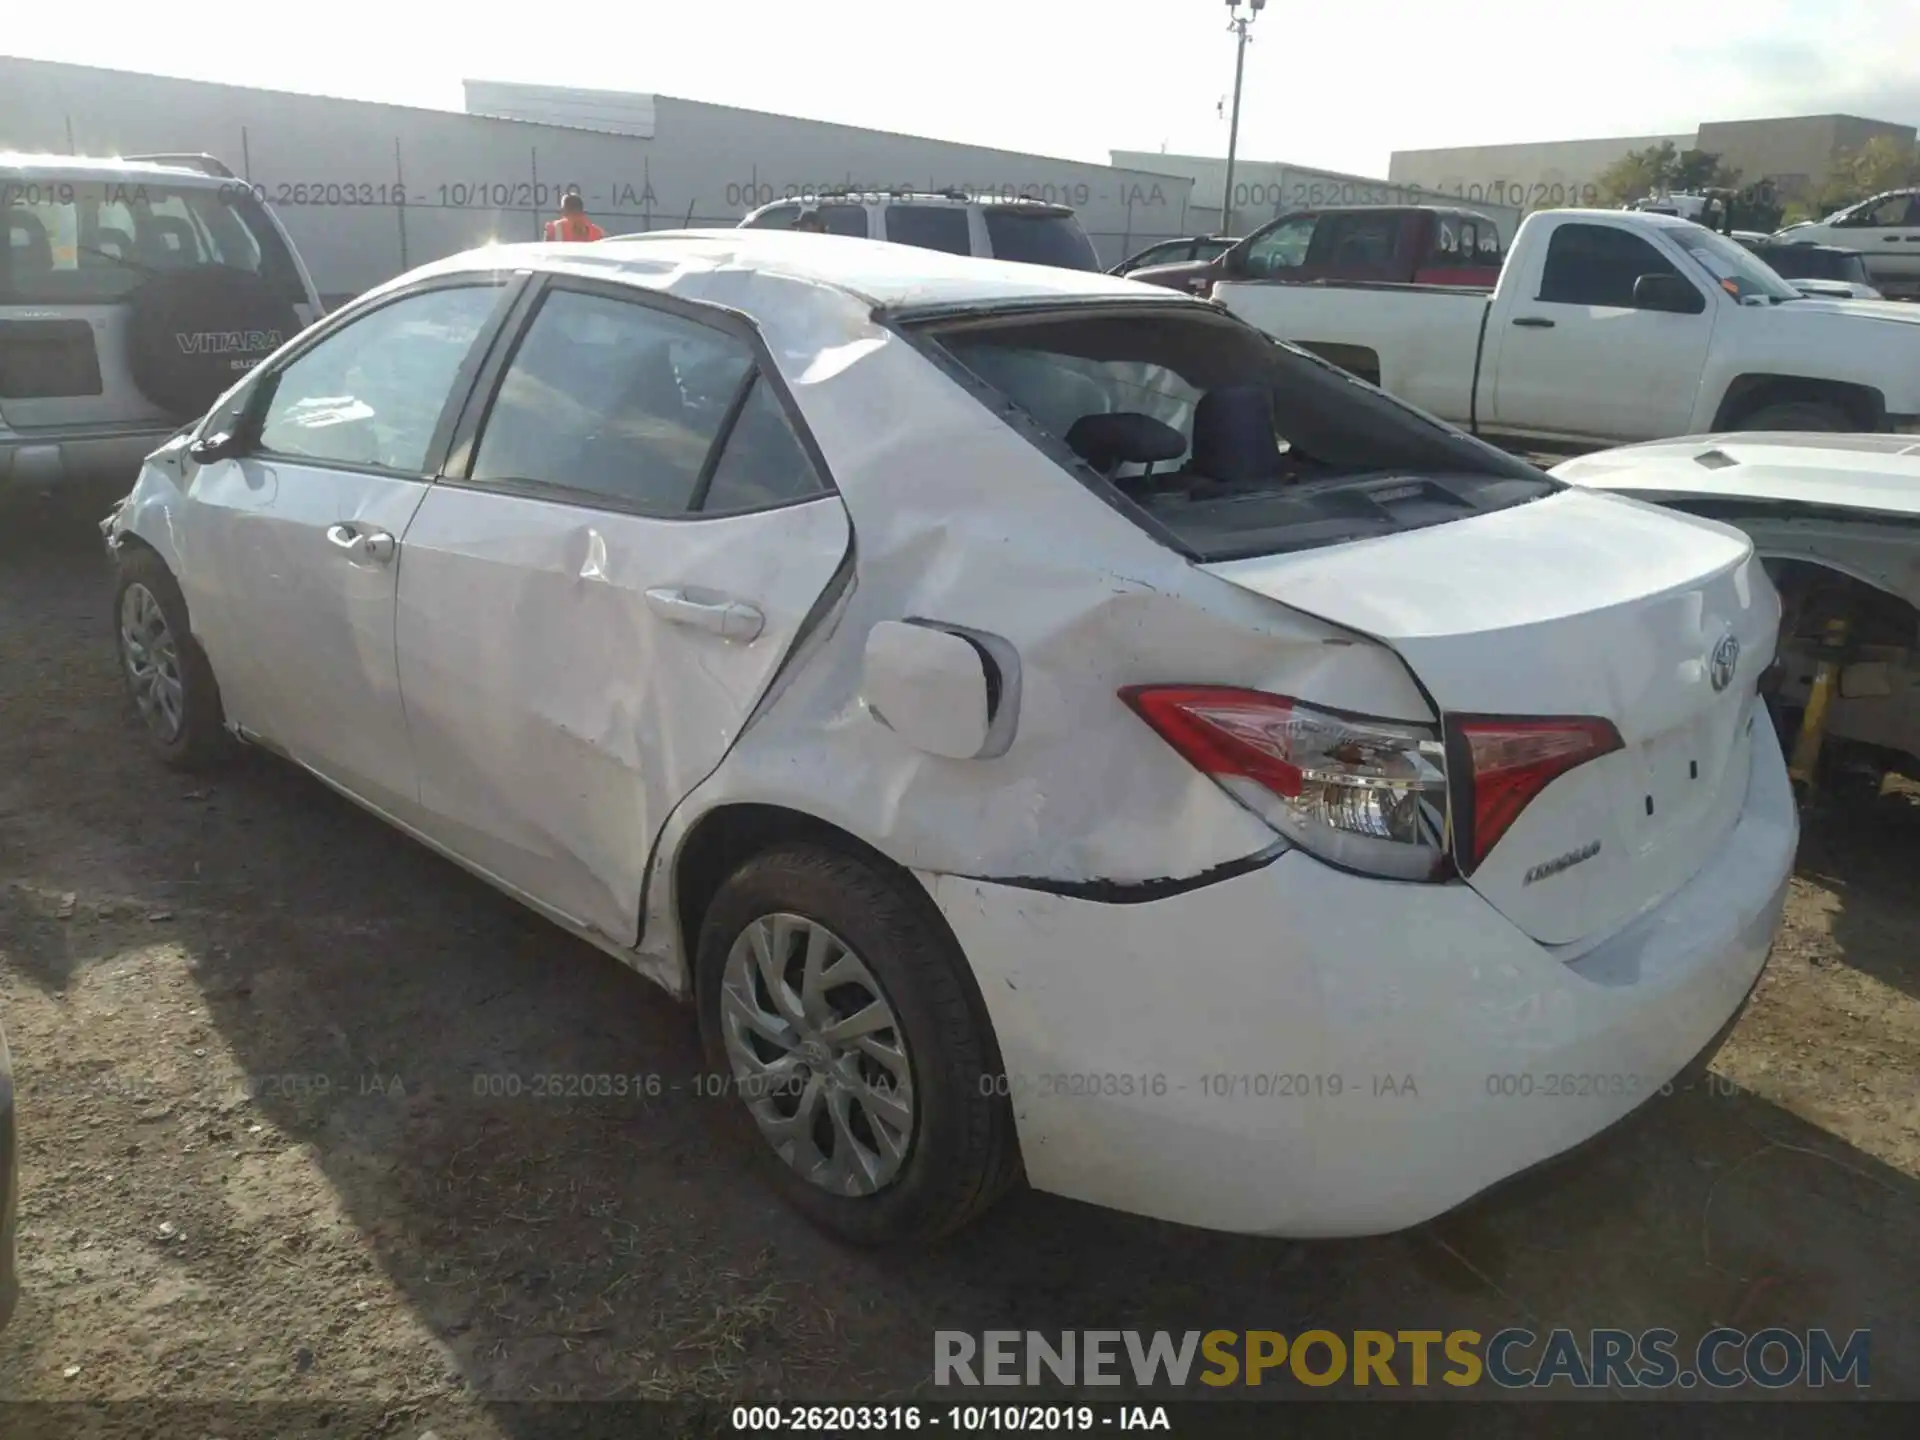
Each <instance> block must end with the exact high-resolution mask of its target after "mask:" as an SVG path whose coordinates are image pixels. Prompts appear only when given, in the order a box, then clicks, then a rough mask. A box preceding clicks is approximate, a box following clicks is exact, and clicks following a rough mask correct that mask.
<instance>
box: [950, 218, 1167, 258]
mask: <svg viewBox="0 0 1920 1440" xmlns="http://www.w3.org/2000/svg"><path fill="white" fill-rule="evenodd" d="M983 213H984V214H985V215H986V217H987V239H988V241H989V242H991V244H992V246H993V258H994V259H996V260H1018V261H1021V262H1023V263H1025V264H1028V265H1057V266H1059V267H1060V268H1062V269H1065V270H1098V269H1099V268H1100V257H1099V256H1098V255H1096V254H1094V251H1093V242H1092V241H1091V240H1089V239H1088V238H1087V232H1086V231H1085V230H1083V229H1081V228H1080V222H1079V221H1078V220H1076V219H1075V218H1074V217H1073V216H1071V215H1048V214H1044V213H1042V214H1035V213H1033V212H1032V211H1020V210H996V209H991V208H989V209H988V210H986V211H985V212H983ZM1169 258H1173V257H1169Z"/></svg>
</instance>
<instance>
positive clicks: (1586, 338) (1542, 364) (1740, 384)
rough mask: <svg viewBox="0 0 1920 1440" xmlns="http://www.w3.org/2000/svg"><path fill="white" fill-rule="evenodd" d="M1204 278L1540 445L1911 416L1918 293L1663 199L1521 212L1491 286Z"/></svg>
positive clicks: (1313, 338) (1430, 395)
mask: <svg viewBox="0 0 1920 1440" xmlns="http://www.w3.org/2000/svg"><path fill="white" fill-rule="evenodd" d="M1214 296H1215V298H1216V299H1218V300H1219V301H1220V302H1221V303H1222V304H1224V305H1225V306H1226V307H1227V308H1228V309H1230V310H1232V311H1233V312H1234V313H1235V314H1237V315H1240V316H1241V317H1242V318H1244V319H1246V320H1248V321H1250V322H1252V323H1253V324H1255V325H1257V326H1259V327H1260V328H1261V329H1262V330H1265V331H1266V332H1267V333H1268V334H1270V335H1273V336H1275V337H1276V338H1279V339H1282V340H1287V341H1291V342H1294V343H1297V344H1300V345H1302V346H1304V347H1306V348H1307V349H1310V350H1312V351H1314V352H1315V353H1316V354H1319V355H1322V356H1324V357H1326V358H1328V359H1330V360H1332V361H1334V362H1335V363H1337V364H1339V365H1342V366H1344V367H1345V368H1347V369H1348V370H1350V371H1352V372H1353V373H1354V374H1356V375H1359V376H1361V377H1362V378H1364V379H1366V380H1368V381H1370V382H1372V383H1374V384H1377V385H1380V386H1381V387H1382V388H1384V389H1386V390H1387V391H1388V392H1389V393H1391V394H1394V395H1397V396H1399V397H1401V398H1402V399H1405V400H1407V401H1409V402H1411V403H1412V404H1414V405H1416V406H1418V407H1420V408H1421V409H1424V410H1426V411H1429V412H1430V413H1432V414H1433V415H1436V416H1438V417H1439V418H1441V419H1443V420H1446V421H1449V422H1451V423H1454V424H1457V425H1460V426H1462V427H1464V428H1466V429H1468V430H1470V431H1472V432H1473V433H1476V434H1485V435H1495V436H1501V437H1515V438H1521V439H1526V440H1530V441H1536V442H1540V441H1544V442H1547V443H1550V444H1579V445H1586V446H1592V445H1596V444H1598V445H1608V444H1617V443H1619V442H1622V441H1637V440H1652V439H1659V438H1663V437H1667V436H1675V435H1689V434H1700V433H1705V432H1709V431H1722V430H1801V431H1875V430H1905V429H1911V428H1913V427H1915V426H1916V425H1920V311H1917V310H1915V309H1914V308H1913V307H1910V306H1905V305H1896V304H1875V303H1873V302H1870V301H1838V300H1825V299H1813V298H1809V297H1807V296H1804V295H1802V294H1801V293H1800V291H1799V290H1797V289H1795V288H1794V287H1793V286H1792V285H1790V284H1788V283H1787V282H1786V281H1784V280H1782V279H1781V278H1780V277H1779V276H1778V275H1777V274H1776V273H1774V271H1773V270H1772V269H1771V268H1769V267H1768V266H1767V265H1766V264H1765V263H1764V262H1762V261H1761V260H1759V259H1758V258H1757V257H1756V256H1754V255H1753V254H1752V253H1751V252H1750V251H1749V250H1747V249H1746V248H1745V247H1744V246H1742V245H1740V244H1738V243H1736V242H1735V241H1733V240H1731V239H1729V238H1727V237H1726V236H1723V235H1720V234H1718V233H1716V232H1714V231H1712V230H1708V229H1706V228H1704V227H1702V226H1700V225H1696V224H1693V223H1691V222H1689V221H1686V220H1683V219H1680V218H1677V217H1673V216H1664V215H1656V214H1649V213H1643V212H1636V211H1622V210H1551V211H1540V212H1536V213H1535V214H1533V215H1530V216H1528V217H1527V219H1526V220H1525V221H1524V222H1523V223H1522V224H1521V227H1520V230H1519V232H1518V233H1517V234H1516V235H1515V237H1514V240H1513V244H1512V246H1511V248H1510V249H1509V251H1508V253H1507V256H1506V260H1505V264H1504V266H1503V267H1502V269H1501V271H1500V277H1499V281H1498V283H1497V284H1496V285H1494V287H1493V288H1492V289H1491V291H1476V290H1466V289H1460V288H1442V287H1437V286H1403V285H1380V284H1364V283H1354V282H1341V283H1333V282H1328V283H1323V284H1316V285H1288V284H1272V283H1266V282H1261V281H1225V282H1221V283H1219V284H1217V285H1215V286H1214Z"/></svg>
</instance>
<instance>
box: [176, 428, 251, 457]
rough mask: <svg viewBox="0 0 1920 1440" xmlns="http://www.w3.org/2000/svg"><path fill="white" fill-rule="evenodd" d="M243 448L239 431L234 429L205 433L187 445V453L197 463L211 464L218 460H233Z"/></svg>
mask: <svg viewBox="0 0 1920 1440" xmlns="http://www.w3.org/2000/svg"><path fill="white" fill-rule="evenodd" d="M240 450H241V440H240V436H239V434H238V433H236V432H235V431H232V430H221V431H217V432H216V433H214V434H212V435H203V436H201V437H200V438H199V439H198V440H195V441H194V442H193V443H192V444H190V445H188V446H187V455H188V458H190V459H191V460H192V461H193V463H194V464H196V465H211V464H213V463H214V462H215V461H216V460H231V459H232V458H233V457H234V456H236V455H238V454H239V453H240Z"/></svg>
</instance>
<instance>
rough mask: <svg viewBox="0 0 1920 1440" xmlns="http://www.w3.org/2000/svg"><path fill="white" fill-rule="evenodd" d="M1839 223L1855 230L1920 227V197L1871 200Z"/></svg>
mask: <svg viewBox="0 0 1920 1440" xmlns="http://www.w3.org/2000/svg"><path fill="white" fill-rule="evenodd" d="M1839 223H1840V224H1842V225H1847V226H1852V227H1855V228H1869V227H1874V228H1886V227H1891V226H1895V225H1920V195H1908V194H1900V195H1888V196H1885V197H1884V198H1882V199H1878V200H1870V201H1868V202H1867V203H1866V204H1865V205H1862V206H1861V207H1860V208H1859V209H1858V210H1855V211H1853V212H1852V213H1851V214H1849V215H1846V216H1844V217H1843V218H1842V219H1841V220H1840V222H1839Z"/></svg>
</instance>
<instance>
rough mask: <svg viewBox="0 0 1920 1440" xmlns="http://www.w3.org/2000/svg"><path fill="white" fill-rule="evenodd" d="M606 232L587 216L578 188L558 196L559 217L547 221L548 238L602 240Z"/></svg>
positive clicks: (584, 203)
mask: <svg viewBox="0 0 1920 1440" xmlns="http://www.w3.org/2000/svg"><path fill="white" fill-rule="evenodd" d="M606 234H607V232H606V231H604V230H602V229H601V228H600V227H599V226H598V225H596V224H594V223H593V221H591V220H589V219H588V218H587V207H586V202H585V201H583V200H581V198H580V192H579V191H578V190H569V191H568V192H567V193H566V194H565V195H563V196H561V197H560V218H559V219H558V220H549V221H548V222H547V239H549V240H602V239H605V238H606Z"/></svg>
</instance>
